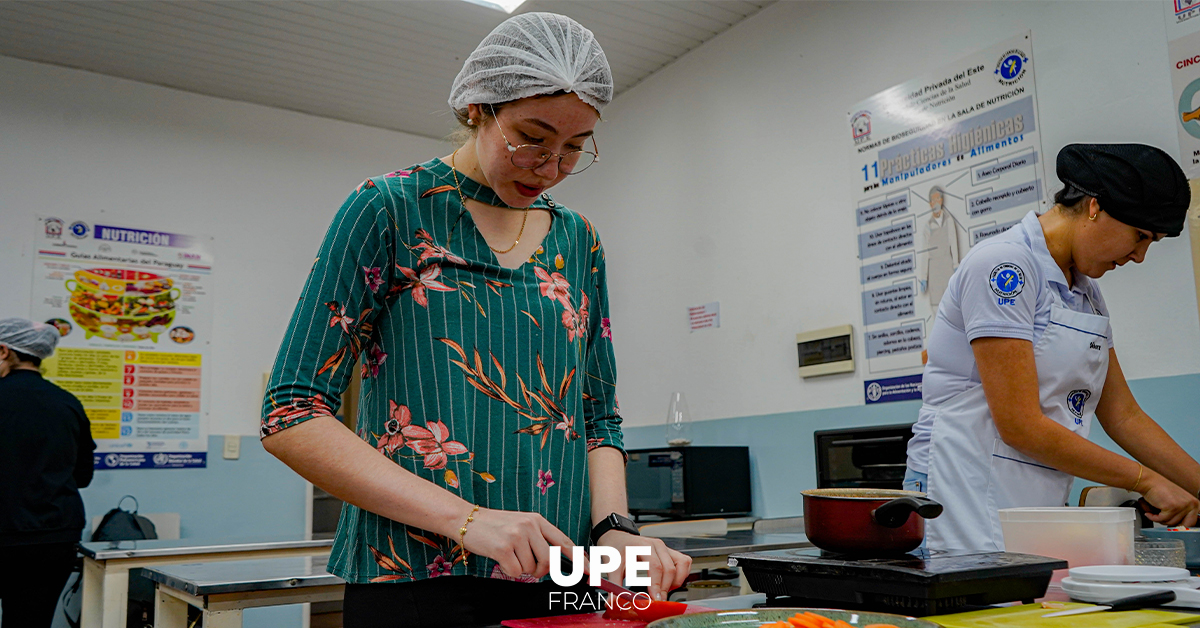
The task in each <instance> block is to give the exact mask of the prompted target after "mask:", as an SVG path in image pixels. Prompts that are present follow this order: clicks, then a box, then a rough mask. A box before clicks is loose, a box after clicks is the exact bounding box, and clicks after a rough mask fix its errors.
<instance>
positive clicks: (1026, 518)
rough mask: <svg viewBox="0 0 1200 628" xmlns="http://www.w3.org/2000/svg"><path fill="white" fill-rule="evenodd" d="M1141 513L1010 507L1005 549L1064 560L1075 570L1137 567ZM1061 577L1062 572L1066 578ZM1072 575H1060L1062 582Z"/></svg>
mask: <svg viewBox="0 0 1200 628" xmlns="http://www.w3.org/2000/svg"><path fill="white" fill-rule="evenodd" d="M1136 522H1137V514H1136V512H1135V511H1134V509H1132V508H1005V509H1002V510H1001V511H1000V529H1001V531H1002V532H1003V533H1004V549H1005V551H1009V552H1017V553H1020V554H1037V555H1039V556H1050V557H1052V558H1061V559H1063V560H1065V561H1067V562H1068V563H1070V566H1071V567H1083V566H1085V565H1132V564H1133V537H1134V531H1135V526H1136V525H1137V523H1136ZM1060 572H1061V573H1060ZM1065 575H1066V570H1059V571H1056V572H1054V578H1053V581H1054V582H1057V581H1059V580H1061V579H1062V578H1063V576H1065Z"/></svg>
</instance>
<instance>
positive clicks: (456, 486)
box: [262, 13, 691, 628]
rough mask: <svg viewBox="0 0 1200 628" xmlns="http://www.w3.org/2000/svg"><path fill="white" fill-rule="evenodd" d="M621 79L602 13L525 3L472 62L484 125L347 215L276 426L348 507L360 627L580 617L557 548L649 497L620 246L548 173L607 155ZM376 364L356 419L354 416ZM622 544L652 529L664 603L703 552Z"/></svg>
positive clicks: (346, 573)
mask: <svg viewBox="0 0 1200 628" xmlns="http://www.w3.org/2000/svg"><path fill="white" fill-rule="evenodd" d="M611 95H612V79H611V74H610V72H609V69H608V63H607V60H606V59H605V57H604V53H603V51H602V50H601V49H600V47H599V45H598V44H597V43H596V42H595V38H594V37H593V36H592V34H591V32H589V31H587V29H584V28H583V27H582V26H580V25H579V24H577V23H575V22H574V21H573V20H570V19H569V18H566V17H563V16H558V15H553V14H546V13H529V14H523V15H519V16H516V17H514V18H511V19H510V20H508V21H507V22H505V23H504V24H501V25H500V26H499V27H497V29H496V30H495V31H493V33H492V34H491V35H489V36H488V38H487V39H485V40H484V42H483V43H481V44H480V46H479V48H478V49H477V50H476V51H475V53H473V54H472V55H471V57H470V58H468V59H467V61H466V63H465V65H464V67H463V71H462V72H461V73H460V74H459V77H458V78H457V79H456V81H455V88H454V93H453V95H452V97H451V100H450V103H451V107H452V108H453V109H454V111H455V113H456V115H457V116H458V117H459V119H460V121H462V122H463V123H464V125H465V126H466V127H467V128H468V129H469V131H470V138H469V139H468V140H467V141H466V142H465V144H464V145H463V146H462V147H461V148H459V149H458V150H456V151H454V153H453V154H451V155H449V156H447V157H443V158H441V159H434V160H432V161H428V162H426V163H423V164H419V165H416V166H412V167H409V168H406V169H404V170H398V171H396V172H393V173H391V174H387V175H383V176H380V177H374V178H371V179H368V180H366V181H364V182H363V183H362V184H361V185H360V186H359V187H358V188H357V189H356V190H355V191H354V192H353V193H351V194H350V197H349V198H348V199H347V200H346V202H345V204H344V205H343V206H342V208H341V210H340V211H339V212H338V214H337V216H336V217H335V218H334V220H333V224H332V225H331V226H330V228H329V232H328V234H327V235H326V238H325V241H324V243H323V244H322V245H321V249H320V251H319V253H318V256H317V260H316V263H315V264H314V266H313V269H312V273H311V275H310V276H309V279H308V282H307V284H306V285H305V287H304V291H303V293H302V294H301V297H300V303H299V305H298V306H297V308H296V310H295V313H294V314H293V316H292V319H291V323H290V324H289V327H288V331H287V335H286V337H285V339H284V342H283V345H282V346H281V347H280V351H279V356H278V358H277V360H276V363H275V367H274V371H273V373H272V376H271V382H270V385H269V387H268V390H267V398H266V400H265V403H264V410H263V415H264V417H263V429H262V431H263V445H264V446H265V447H266V448H267V450H268V451H270V452H271V453H272V454H274V455H276V456H278V457H279V458H280V459H281V460H283V461H284V462H285V463H287V464H288V465H289V466H291V467H292V468H293V469H295V470H296V471H297V472H298V473H300V474H301V475H303V476H304V477H305V478H307V479H309V480H310V481H312V482H313V483H314V484H316V485H318V486H320V487H322V488H323V489H325V490H327V491H329V492H330V493H332V494H334V495H336V496H338V497H340V498H342V499H343V500H345V501H346V502H347V503H348V505H347V506H346V507H345V508H344V509H343V511H342V517H341V521H340V522H339V525H338V532H337V538H336V541H335V543H334V547H333V552H332V556H331V557H330V562H329V568H330V571H332V572H333V573H335V574H337V575H339V576H341V577H342V578H344V579H346V580H347V581H348V582H349V583H351V584H350V585H349V586H348V587H347V590H346V600H345V605H344V621H345V625H346V626H347V627H348V628H353V627H354V626H391V625H404V626H412V625H430V626H432V625H437V626H439V628H444V627H446V626H453V625H473V624H487V623H496V622H498V621H499V620H500V619H504V618H510V617H514V616H533V615H547V614H559V613H562V612H563V609H562V608H561V607H559V608H553V607H551V606H549V605H548V604H547V602H548V599H547V598H548V596H547V595H546V594H547V593H548V592H549V591H550V590H551V588H550V587H551V585H550V583H541V584H531V583H533V582H536V581H538V580H540V579H541V578H543V577H544V576H546V574H547V573H548V571H549V547H550V546H551V545H556V546H560V547H563V548H570V547H572V546H574V545H576V544H581V545H590V544H591V543H590V541H589V533H590V532H591V531H592V527H593V525H594V524H596V523H597V522H599V521H601V520H602V519H605V518H606V517H608V516H609V515H610V514H611V513H618V514H621V515H626V514H627V504H626V497H625V481H624V453H623V450H622V440H621V427H620V424H621V418H620V415H619V412H618V408H617V399H616V392H615V383H616V368H615V361H614V357H613V349H612V334H611V332H610V329H609V323H608V295H607V288H606V284H605V265H604V250H603V248H602V246H601V244H600V239H599V237H598V235H597V233H596V230H595V229H594V228H593V227H592V225H591V224H590V223H589V222H588V221H587V219H585V218H583V217H582V216H580V215H579V214H576V213H575V212H572V211H570V210H568V209H567V208H565V207H563V206H562V205H560V204H558V203H557V202H556V201H554V200H553V199H552V198H551V197H550V195H549V194H547V193H546V190H548V189H549V188H551V187H553V186H554V185H556V184H558V183H559V182H561V181H562V180H563V179H564V178H565V177H566V176H567V175H568V174H576V173H578V172H580V171H582V169H584V168H586V167H587V166H589V165H590V164H591V163H592V162H593V161H594V159H596V152H597V148H596V144H595V142H594V140H591V137H592V133H593V129H594V128H595V125H596V122H597V121H598V120H599V110H600V108H601V107H602V106H603V105H604V104H607V102H608V101H609V100H610V99H611ZM589 140H590V141H589ZM585 142H587V143H586V144H585ZM589 145H590V146H589ZM357 362H361V367H359V368H361V374H362V378H363V387H362V397H361V405H360V410H359V413H360V419H359V426H360V429H359V433H358V434H357V435H355V434H353V433H351V432H350V431H349V430H347V429H346V428H345V427H344V426H343V425H342V424H341V423H340V422H338V421H337V419H335V418H334V416H333V415H334V413H335V411H336V409H337V405H338V401H339V399H340V396H341V393H342V391H343V390H344V389H345V388H346V385H347V382H348V380H349V378H350V376H351V370H352V369H354V368H355V365H356V363H357ZM463 529H465V530H466V532H465V533H462V530H463ZM599 543H601V544H603V545H608V546H612V547H615V548H617V549H620V550H622V553H623V550H624V547H625V546H627V545H639V546H647V545H648V546H651V547H652V549H653V554H652V556H651V557H650V561H649V562H650V564H651V578H652V582H653V585H652V586H651V591H650V592H651V594H652V595H654V596H656V597H658V598H660V599H661V598H665V595H666V592H667V591H669V590H670V589H671V588H673V587H677V586H679V585H681V584H682V583H683V580H684V579H685V578H686V576H687V573H688V571H689V568H690V565H691V560H690V559H689V558H687V557H686V556H684V555H682V554H679V553H678V552H674V551H672V550H670V549H668V548H666V547H665V546H664V545H663V544H662V542H661V541H658V540H657V539H646V538H642V537H638V536H635V535H634V534H630V533H627V532H622V531H620V530H611V531H608V532H606V533H604V534H603V535H602V536H601V537H600V539H599ZM564 552H565V553H567V555H569V549H564ZM441 576H448V577H441ZM384 583H386V584H384ZM397 583H399V584H397Z"/></svg>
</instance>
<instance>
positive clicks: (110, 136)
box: [0, 57, 450, 435]
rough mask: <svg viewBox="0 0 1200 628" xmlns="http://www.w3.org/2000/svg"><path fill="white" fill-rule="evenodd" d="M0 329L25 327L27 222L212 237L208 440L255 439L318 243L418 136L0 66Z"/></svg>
mask: <svg viewBox="0 0 1200 628" xmlns="http://www.w3.org/2000/svg"><path fill="white" fill-rule="evenodd" d="M0 86H3V87H0V269H2V271H3V272H0V294H2V295H4V298H0V317H6V316H28V315H29V294H30V289H31V281H32V280H31V276H32V268H31V265H30V264H31V262H30V259H29V253H30V245H31V239H30V233H31V229H32V227H31V224H32V216H34V215H35V214H39V213H41V214H49V215H53V214H55V213H57V212H61V213H67V212H70V213H72V214H80V215H81V214H84V213H94V215H97V216H99V215H103V216H104V217H105V218H107V219H110V220H112V221H114V222H115V223H116V224H128V225H131V226H146V227H147V228H152V229H159V230H163V231H169V232H176V233H191V234H204V235H212V236H214V237H215V244H214V248H215V257H216V264H215V267H214V272H213V278H214V279H213V284H214V290H213V293H214V298H215V308H214V309H215V314H214V324H213V331H214V334H213V335H214V340H213V344H212V347H211V356H212V368H211V369H210V370H209V373H210V376H211V378H212V386H211V397H210V411H211V417H210V423H209V433H210V434H226V433H228V434H245V435H250V434H257V433H258V415H259V407H260V404H261V390H262V373H263V371H266V370H268V369H270V368H271V363H272V361H273V360H274V358H275V351H276V349H277V348H278V347H279V341H280V339H281V337H282V336H283V330H284V327H285V326H286V324H287V320H288V317H289V316H290V315H291V312H292V308H293V307H294V305H295V303H296V299H297V296H298V295H299V293H300V287H301V285H302V284H303V282H304V279H305V277H306V276H307V274H308V270H309V268H310V267H311V265H312V260H313V256H314V255H315V254H316V250H317V246H318V244H319V243H320V240H321V238H322V236H323V235H324V232H325V228H326V227H327V226H328V223H329V220H330V219H331V218H332V217H333V213H334V212H335V211H336V209H337V208H338V206H339V205H340V204H341V202H342V201H343V200H344V199H345V197H346V195H347V194H348V193H349V192H350V191H351V190H352V189H353V188H354V187H355V186H357V185H358V184H359V183H360V182H361V181H362V180H363V179H365V178H367V177H369V176H374V175H377V174H382V173H385V172H389V171H392V170H396V169H399V168H402V167H405V166H408V165H410V164H413V163H418V162H421V161H425V160H427V159H429V158H432V157H436V156H440V155H444V154H447V153H449V151H450V148H449V145H447V144H445V143H442V142H438V141H435V140H430V139H426V138H421V137H416V136H412V135H406V134H403V133H396V132H392V131H383V130H379V129H373V128H369V127H364V126H359V125H354V124H347V123H342V122H335V121H332V120H326V119H323V118H317V117H313V116H309V115H305V114H299V113H293V112H290V111H282V110H279V109H271V108H267V107H261V106H257V105H248V104H244V103H236V102H231V101H226V100H221V99H216V98H210V97H206V96H198V95H195V94H189V93H185V92H180V91H176V90H172V89H166V88H162V87H157V86H152V85H146V84H141V83H135V82H131V81H125V80H120V79H114V78H110V77H106V76H101V75H98V74H92V73H88V72H82V71H78V70H70V69H65V68H60V67H55V66H49V65H42V64H37V63H29V62H25V61H19V60H16V59H11V58H6V57H0Z"/></svg>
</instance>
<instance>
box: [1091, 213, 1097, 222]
mask: <svg viewBox="0 0 1200 628" xmlns="http://www.w3.org/2000/svg"><path fill="white" fill-rule="evenodd" d="M1098 215H1099V214H1092V215H1091V216H1088V220H1090V221H1092V222H1095V221H1096V216H1098Z"/></svg>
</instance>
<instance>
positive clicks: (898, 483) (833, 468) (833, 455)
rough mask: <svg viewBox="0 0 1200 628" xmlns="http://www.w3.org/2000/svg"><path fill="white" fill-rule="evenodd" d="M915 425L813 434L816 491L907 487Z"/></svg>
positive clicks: (907, 424)
mask: <svg viewBox="0 0 1200 628" xmlns="http://www.w3.org/2000/svg"><path fill="white" fill-rule="evenodd" d="M912 426H913V424H912V423H902V424H900V425H878V426H871V427H852V428H846V429H838V430H819V431H816V432H813V441H814V443H815V450H816V459H817V488H894V489H900V488H901V487H902V486H903V484H904V469H905V465H906V462H907V460H908V440H909V439H910V438H912Z"/></svg>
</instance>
